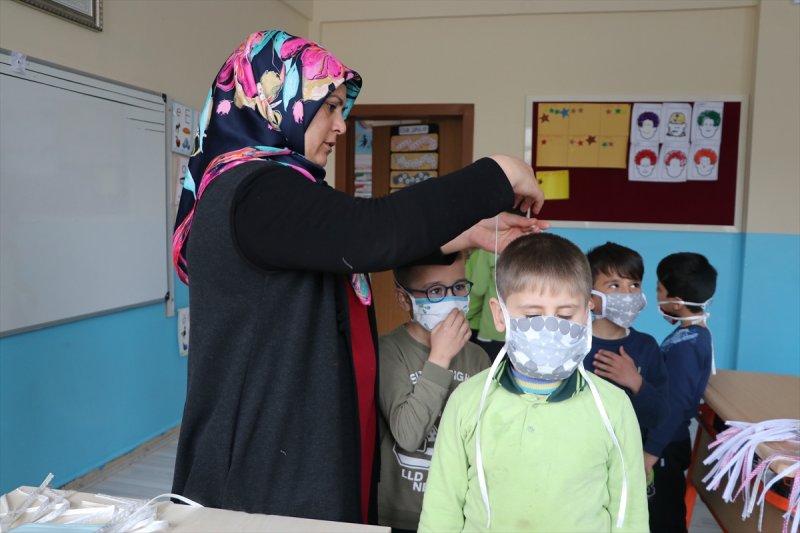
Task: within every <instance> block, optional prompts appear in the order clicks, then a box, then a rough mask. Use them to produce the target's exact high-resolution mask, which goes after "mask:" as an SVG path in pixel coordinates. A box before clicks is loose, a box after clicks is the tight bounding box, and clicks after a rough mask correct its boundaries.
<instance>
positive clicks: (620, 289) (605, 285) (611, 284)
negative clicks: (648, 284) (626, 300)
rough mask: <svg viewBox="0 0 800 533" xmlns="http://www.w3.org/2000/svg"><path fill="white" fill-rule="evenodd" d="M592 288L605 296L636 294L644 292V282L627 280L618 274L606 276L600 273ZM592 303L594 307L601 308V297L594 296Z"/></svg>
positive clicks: (613, 273)
mask: <svg viewBox="0 0 800 533" xmlns="http://www.w3.org/2000/svg"><path fill="white" fill-rule="evenodd" d="M592 288H593V289H594V290H596V291H600V292H602V293H605V294H614V293H620V294H634V293H640V292H642V280H640V279H633V278H626V277H624V276H620V275H619V274H617V273H616V272H612V273H611V274H605V273H603V272H598V273H597V275H596V276H595V278H594V285H593V286H592ZM592 303H593V304H594V307H595V308H597V309H599V308H600V297H599V296H594V295H592Z"/></svg>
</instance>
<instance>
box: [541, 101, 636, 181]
mask: <svg viewBox="0 0 800 533" xmlns="http://www.w3.org/2000/svg"><path fill="white" fill-rule="evenodd" d="M537 110H538V114H537V135H536V166H537V167H587V168H625V151H626V149H627V144H628V124H629V123H630V112H631V106H630V104H595V103H540V104H538V107H537Z"/></svg>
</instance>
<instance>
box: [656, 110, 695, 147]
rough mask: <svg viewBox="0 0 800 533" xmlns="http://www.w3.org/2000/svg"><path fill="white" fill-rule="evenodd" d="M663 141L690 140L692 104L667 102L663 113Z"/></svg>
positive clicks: (684, 141)
mask: <svg viewBox="0 0 800 533" xmlns="http://www.w3.org/2000/svg"><path fill="white" fill-rule="evenodd" d="M661 117H662V120H661V142H662V143H672V142H683V143H686V142H689V140H690V135H691V130H692V106H691V105H690V104H675V103H665V104H664V105H663V107H662V114H661Z"/></svg>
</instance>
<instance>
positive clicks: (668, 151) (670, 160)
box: [658, 143, 689, 183]
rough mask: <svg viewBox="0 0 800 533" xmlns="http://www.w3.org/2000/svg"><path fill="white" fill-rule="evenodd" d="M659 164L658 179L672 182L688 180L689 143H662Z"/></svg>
mask: <svg viewBox="0 0 800 533" xmlns="http://www.w3.org/2000/svg"><path fill="white" fill-rule="evenodd" d="M658 166H659V168H658V170H659V180H658V181H662V182H670V183H679V182H684V181H686V179H687V177H688V175H689V144H688V143H665V144H662V145H661V153H660V154H659V157H658Z"/></svg>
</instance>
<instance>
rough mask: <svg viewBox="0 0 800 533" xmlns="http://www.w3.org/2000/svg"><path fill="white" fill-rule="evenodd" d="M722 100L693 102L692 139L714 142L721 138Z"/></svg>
mask: <svg viewBox="0 0 800 533" xmlns="http://www.w3.org/2000/svg"><path fill="white" fill-rule="evenodd" d="M723 105H724V104H723V103H722V102H695V104H694V110H693V111H694V113H693V114H694V120H693V121H692V140H693V141H695V142H699V141H704V142H715V143H719V142H720V140H721V139H722V108H723Z"/></svg>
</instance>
